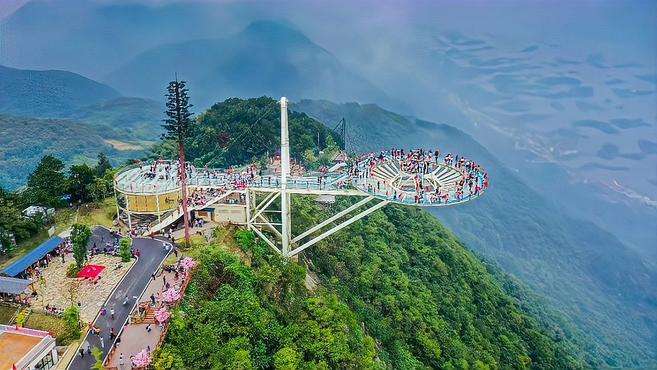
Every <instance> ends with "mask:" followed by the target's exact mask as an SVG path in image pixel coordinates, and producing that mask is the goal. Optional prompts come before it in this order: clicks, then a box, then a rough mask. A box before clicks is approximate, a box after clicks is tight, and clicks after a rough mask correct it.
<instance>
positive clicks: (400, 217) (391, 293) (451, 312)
mask: <svg viewBox="0 0 657 370" xmlns="http://www.w3.org/2000/svg"><path fill="white" fill-rule="evenodd" d="M344 206H345V203H342V204H340V202H338V203H337V204H336V205H334V206H332V207H335V208H338V209H339V208H342V207H344ZM295 208H296V209H297V213H295V214H294V215H293V217H295V219H297V220H299V219H300V223H301V224H311V223H317V222H319V221H321V220H322V219H325V218H327V217H328V216H329V215H330V214H331V213H330V211H329V210H324V209H323V208H322V207H320V206H319V205H318V204H317V203H315V202H314V201H313V200H312V199H309V198H302V199H298V200H297V202H295ZM332 211H333V212H335V210H332ZM306 253H307V257H308V258H309V259H311V260H312V261H313V266H315V268H316V271H317V273H318V274H319V276H320V277H321V280H322V282H323V283H324V284H325V286H326V287H327V289H329V290H332V291H336V292H337V294H338V295H339V296H340V297H341V298H342V299H343V300H344V301H345V302H347V303H348V304H349V306H350V307H352V309H353V310H354V311H355V312H356V314H357V315H358V319H359V320H362V321H363V322H364V323H365V327H366V328H367V329H368V332H369V333H370V335H372V336H373V337H374V338H375V339H376V340H377V342H379V343H381V346H380V348H381V353H380V356H381V358H382V359H384V360H385V361H386V362H387V363H389V364H391V365H392V367H393V368H417V367H424V366H429V367H432V368H468V367H471V368H528V367H530V366H531V367H537V368H574V367H581V366H583V364H582V363H581V362H580V361H579V360H578V359H576V358H575V357H574V356H573V349H571V348H566V347H565V346H564V345H563V344H558V343H557V338H551V337H550V336H549V335H548V334H547V333H546V332H545V331H544V330H542V329H541V328H540V326H539V325H538V324H537V322H536V321H535V320H534V319H533V318H531V317H530V316H529V315H527V314H526V313H524V312H522V311H521V310H520V309H519V307H518V306H517V305H516V304H515V303H514V302H513V301H512V300H511V299H510V298H509V297H508V296H507V295H506V294H505V293H504V291H503V290H502V287H501V285H500V284H499V282H497V281H496V280H495V279H494V278H492V277H491V275H490V274H489V273H488V271H487V270H486V268H485V267H484V266H483V265H482V264H481V262H479V261H478V260H477V259H476V258H475V256H474V255H472V253H470V252H468V251H467V250H466V249H465V248H464V247H463V246H462V245H461V244H460V243H459V242H458V241H457V240H456V239H455V238H454V237H453V236H452V235H451V234H450V233H449V232H448V231H447V230H446V229H445V228H444V227H443V226H442V225H440V223H439V222H438V221H437V220H436V219H435V218H433V217H432V216H431V215H429V214H428V213H427V212H425V211H423V210H419V209H415V208H408V207H398V206H390V207H386V208H385V209H384V210H383V211H379V212H375V213H373V214H372V215H370V216H369V217H368V218H367V219H366V220H365V221H359V222H356V223H355V224H353V225H352V226H351V227H350V228H349V229H346V230H344V231H342V232H340V233H337V234H335V235H334V236H332V237H330V238H328V239H326V240H324V241H322V242H320V243H319V244H318V245H315V246H313V248H310V249H309V250H308V251H307V252H306Z"/></svg>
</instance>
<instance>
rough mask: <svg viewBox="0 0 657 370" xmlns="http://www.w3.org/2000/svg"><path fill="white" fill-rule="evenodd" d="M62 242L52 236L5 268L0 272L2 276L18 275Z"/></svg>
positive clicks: (57, 237)
mask: <svg viewBox="0 0 657 370" xmlns="http://www.w3.org/2000/svg"><path fill="white" fill-rule="evenodd" d="M63 241H64V239H62V238H60V237H59V236H53V237H52V238H50V239H48V240H46V241H45V242H43V243H42V244H41V245H39V246H38V247H36V248H34V249H33V250H31V251H30V252H29V253H28V254H26V255H24V256H23V257H21V258H20V259H19V260H17V261H15V262H14V263H12V264H11V265H9V266H7V268H5V269H4V270H2V274H3V275H7V276H11V277H14V276H16V275H18V274H20V273H21V272H23V271H25V270H27V268H28V267H30V266H32V265H33V264H34V263H35V262H37V261H39V260H40V259H42V258H43V256H45V255H46V254H48V253H50V252H52V251H53V250H55V248H57V247H58V246H59V245H60V244H61V243H62V242H63Z"/></svg>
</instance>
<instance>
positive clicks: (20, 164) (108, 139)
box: [0, 114, 159, 189]
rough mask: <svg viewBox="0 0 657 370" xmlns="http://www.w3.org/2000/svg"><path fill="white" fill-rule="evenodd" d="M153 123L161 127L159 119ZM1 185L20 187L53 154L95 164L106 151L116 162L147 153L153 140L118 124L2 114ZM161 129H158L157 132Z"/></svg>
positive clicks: (9, 187)
mask: <svg viewBox="0 0 657 370" xmlns="http://www.w3.org/2000/svg"><path fill="white" fill-rule="evenodd" d="M152 125H154V126H156V127H159V125H158V123H157V120H154V121H153V123H152ZM0 127H2V135H0V184H2V186H4V187H5V188H7V189H16V188H19V187H21V186H23V185H24V184H25V180H26V179H27V175H28V174H30V173H31V172H32V171H33V170H34V169H35V168H36V166H37V164H38V163H39V161H40V160H41V158H42V157H43V156H45V155H51V156H53V157H56V158H59V159H60V160H62V161H63V162H65V163H66V164H82V163H86V164H89V165H91V164H93V163H94V162H95V161H96V159H97V156H98V154H99V153H101V152H104V153H106V154H107V155H108V156H109V158H111V160H112V163H113V164H120V163H123V162H125V161H127V160H130V159H133V158H139V157H142V156H144V155H145V153H146V149H147V148H148V147H149V146H150V145H151V143H147V142H141V141H135V138H133V137H131V136H130V135H129V134H126V133H125V132H124V131H120V130H119V129H117V128H114V127H105V126H101V125H95V124H93V123H89V122H80V121H73V120H65V119H38V118H28V117H13V116H6V115H2V114H0ZM157 132H159V130H154V131H153V134H154V135H155V134H157Z"/></svg>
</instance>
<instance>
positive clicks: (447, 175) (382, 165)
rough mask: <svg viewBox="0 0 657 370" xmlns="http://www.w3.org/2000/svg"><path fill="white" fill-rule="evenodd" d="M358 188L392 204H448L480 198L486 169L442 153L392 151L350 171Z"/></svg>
mask: <svg viewBox="0 0 657 370" xmlns="http://www.w3.org/2000/svg"><path fill="white" fill-rule="evenodd" d="M350 171H351V177H352V179H355V183H356V186H357V187H360V188H361V190H366V191H367V192H368V193H373V194H376V195H380V196H385V197H386V198H387V199H390V200H392V201H398V202H402V203H413V204H449V203H455V202H461V201H463V200H468V199H470V198H472V197H476V196H479V195H481V193H482V192H483V191H485V190H486V189H487V188H488V174H487V173H486V172H485V171H484V169H483V167H482V166H481V165H479V164H478V163H476V162H475V161H473V160H470V159H468V158H466V157H464V156H459V155H454V154H452V153H447V154H446V155H444V156H441V153H440V150H438V149H435V150H425V149H415V150H411V151H405V150H404V149H396V148H393V149H391V150H388V151H381V152H379V153H369V154H366V155H363V156H361V157H360V158H358V160H357V162H356V165H355V166H352V168H351V170H350Z"/></svg>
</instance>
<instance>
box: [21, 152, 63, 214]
mask: <svg viewBox="0 0 657 370" xmlns="http://www.w3.org/2000/svg"><path fill="white" fill-rule="evenodd" d="M66 188H67V187H66V176H65V175H64V163H63V162H62V161H61V160H59V159H57V158H55V157H53V156H51V155H46V156H44V157H43V158H41V161H40V162H39V164H38V165H37V167H36V169H35V170H34V172H32V174H31V175H30V177H29V178H28V180H27V195H28V196H27V199H28V200H29V201H30V202H31V203H33V204H38V205H44V206H51V207H61V206H63V205H64V202H63V201H62V196H63V195H64V194H65V192H66Z"/></svg>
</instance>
